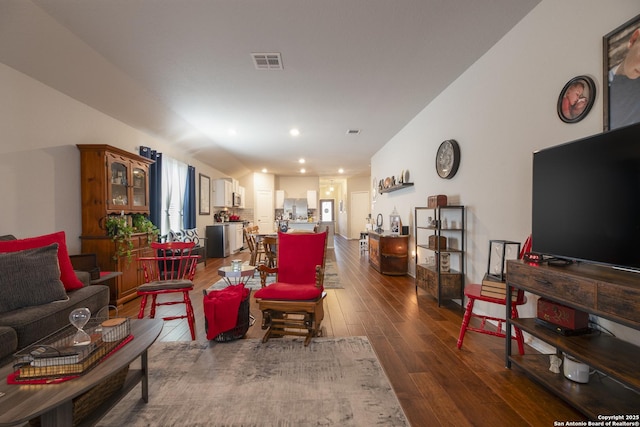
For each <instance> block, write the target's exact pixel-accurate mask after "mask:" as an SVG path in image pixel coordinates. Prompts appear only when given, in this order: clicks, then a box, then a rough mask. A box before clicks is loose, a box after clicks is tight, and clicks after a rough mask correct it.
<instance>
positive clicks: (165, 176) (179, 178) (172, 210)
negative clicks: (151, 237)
mask: <svg viewBox="0 0 640 427" xmlns="http://www.w3.org/2000/svg"><path fill="white" fill-rule="evenodd" d="M162 172H163V173H162V214H161V217H160V218H161V226H160V234H161V235H165V234H167V233H169V231H180V230H181V229H182V228H183V226H182V224H183V217H184V212H183V208H182V207H183V206H184V195H185V190H186V187H187V172H188V166H187V165H186V164H185V163H182V162H180V161H178V160H176V159H172V158H171V157H168V156H164V164H163V167H162Z"/></svg>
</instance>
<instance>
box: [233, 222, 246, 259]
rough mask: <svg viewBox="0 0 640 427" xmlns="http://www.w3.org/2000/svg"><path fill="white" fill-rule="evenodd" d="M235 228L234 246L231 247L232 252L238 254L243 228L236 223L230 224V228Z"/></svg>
mask: <svg viewBox="0 0 640 427" xmlns="http://www.w3.org/2000/svg"><path fill="white" fill-rule="evenodd" d="M234 227H235V231H234V233H235V239H234V245H233V249H232V252H240V251H241V250H242V246H243V237H244V235H243V233H242V228H243V223H241V222H238V223H232V228H234Z"/></svg>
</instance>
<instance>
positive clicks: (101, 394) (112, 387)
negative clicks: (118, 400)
mask: <svg viewBox="0 0 640 427" xmlns="http://www.w3.org/2000/svg"><path fill="white" fill-rule="evenodd" d="M128 373H129V366H125V367H124V368H123V369H121V370H120V371H118V372H116V373H115V374H113V375H112V376H110V377H109V378H107V379H106V380H104V381H103V382H101V383H100V384H98V385H97V386H95V387H94V388H92V389H91V390H89V391H87V392H86V393H84V394H81V395H80V396H78V397H76V398H75V399H73V425H74V426H77V425H78V424H80V423H81V422H82V421H83V420H84V419H85V418H86V417H87V416H88V415H89V414H91V413H92V412H93V411H94V410H95V409H96V408H97V407H98V406H100V405H102V404H103V403H104V402H105V401H106V400H107V399H109V398H110V397H111V396H112V395H113V394H114V393H115V392H116V391H118V390H120V389H121V388H122V386H123V385H124V381H125V379H126V378H127V374H128ZM29 426H30V427H40V417H37V418H33V419H31V420H29Z"/></svg>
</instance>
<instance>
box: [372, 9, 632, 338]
mask: <svg viewBox="0 0 640 427" xmlns="http://www.w3.org/2000/svg"><path fill="white" fill-rule="evenodd" d="M639 13H640V4H639V3H638V2H637V1H634V0H612V1H607V2H603V1H599V0H589V1H583V0H565V1H562V2H558V1H555V0H543V1H542V2H541V3H540V4H539V5H538V6H537V7H536V8H535V9H534V10H533V11H532V12H531V13H530V14H529V15H527V16H526V17H525V18H524V19H523V20H522V21H521V22H520V23H519V24H518V25H517V26H516V27H515V28H514V29H513V30H512V31H511V32H510V33H508V34H507V35H506V36H505V37H504V38H503V39H502V40H500V41H499V42H498V43H497V44H496V45H495V46H494V47H493V48H492V49H491V50H490V51H489V52H488V53H487V54H486V55H484V56H483V57H482V58H481V59H480V60H478V61H477V62H476V63H475V64H474V65H473V66H472V67H470V68H469V69H468V70H467V71H466V72H465V73H464V74H463V75H462V76H461V77H460V78H459V79H457V81H455V82H454V83H453V84H451V85H450V86H449V87H448V88H447V89H446V90H445V91H444V92H443V93H442V94H441V95H440V96H439V97H438V98H437V99H436V100H434V101H433V102H432V103H431V104H429V105H428V106H427V107H426V108H425V109H424V110H423V111H422V112H421V113H420V114H418V115H417V116H416V117H415V118H414V119H413V120H412V121H411V122H410V123H409V124H408V125H407V126H406V127H405V128H404V129H402V131H401V132H399V133H398V134H397V135H396V136H394V138H393V139H391V140H390V141H389V142H388V143H387V144H386V145H385V147H383V149H381V150H380V151H379V152H377V153H376V154H375V155H374V156H373V158H372V159H371V171H372V176H373V177H376V178H377V179H378V180H379V179H381V178H385V177H387V176H391V175H397V173H398V171H400V170H402V169H409V171H410V174H411V181H413V182H415V186H414V187H412V188H410V189H404V190H401V191H397V192H393V193H387V194H382V195H378V198H377V201H376V203H375V205H374V208H373V213H372V214H373V217H374V218H375V217H376V215H377V214H378V213H382V214H383V217H384V218H385V226H386V227H388V224H387V222H388V217H389V214H390V213H391V211H392V210H393V207H394V206H396V207H397V208H398V211H399V212H400V214H401V215H402V222H403V224H410V225H412V226H413V208H414V207H415V206H425V205H426V199H427V196H429V195H435V194H446V195H448V196H449V198H450V199H451V198H453V199H454V200H455V202H458V203H460V204H463V205H466V206H467V227H468V231H467V234H466V239H467V240H466V242H467V244H466V250H467V252H468V254H467V258H466V260H467V271H466V273H467V277H466V279H467V282H468V283H469V282H471V283H473V282H475V283H479V281H480V280H481V279H482V276H483V274H484V273H485V271H486V263H487V256H488V253H487V252H488V246H489V243H488V241H489V240H490V239H508V240H515V241H521V242H522V241H524V239H525V238H526V236H528V235H529V234H530V232H531V227H530V224H531V172H532V170H531V160H532V152H533V151H535V150H537V149H540V148H543V147H548V146H552V145H556V144H559V143H562V142H565V141H569V140H573V139H577V138H580V137H584V136H587V135H591V134H595V133H599V132H602V129H603V122H602V108H603V104H602V90H601V89H602V82H603V78H602V37H603V36H604V35H605V34H607V33H608V32H610V31H611V30H613V29H615V28H616V27H618V26H619V25H621V24H623V23H624V22H626V21H627V20H629V19H631V18H632V17H634V16H636V15H638V14H639ZM453 30H455V29H453ZM583 74H586V75H590V76H591V77H593V78H594V80H595V81H596V86H597V88H598V90H597V95H596V102H595V105H594V106H593V108H592V110H591V112H590V113H589V114H588V116H587V117H586V118H585V119H583V120H582V121H581V122H579V123H576V124H566V123H564V122H562V121H561V120H560V119H559V118H558V115H557V113H556V103H557V99H558V95H559V93H560V91H561V90H562V88H563V86H564V85H565V83H566V82H567V81H569V80H570V79H571V78H573V77H575V76H578V75H583ZM446 139H455V140H457V141H458V143H459V144H460V147H461V152H462V155H461V158H462V160H461V163H460V168H459V170H458V173H457V175H456V176H455V177H454V178H453V179H451V180H442V179H440V178H438V176H437V175H436V173H435V166H434V165H435V152H436V150H437V148H438V145H439V144H440V143H441V142H442V141H443V140H446ZM412 245H413V242H412ZM411 269H412V273H414V266H413V265H411ZM484 308H485V310H491V309H490V308H488V307H486V306H485V307H484ZM534 310H535V301H534V299H533V298H532V299H530V303H529V304H528V306H527V307H526V309H525V310H524V311H523V313H521V314H525V315H532V314H533V313H534V312H535V311H534ZM501 311H502V310H501ZM617 331H618V334H619V335H623V336H624V335H627V334H628V335H629V336H634V337H633V338H629V339H632V340H633V341H636V342H639V343H640V338H639V337H638V335H637V334H634V333H632V332H629V331H627V330H626V328H622V327H619V328H617Z"/></svg>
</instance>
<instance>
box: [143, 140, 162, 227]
mask: <svg viewBox="0 0 640 427" xmlns="http://www.w3.org/2000/svg"><path fill="white" fill-rule="evenodd" d="M140 155H141V156H142V157H146V158H148V159H151V160H155V163H152V164H151V165H150V166H149V219H150V220H151V222H152V223H153V225H155V226H156V227H158V228H160V221H161V217H160V214H161V212H162V153H158V152H157V151H156V150H152V149H151V148H149V147H140Z"/></svg>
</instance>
